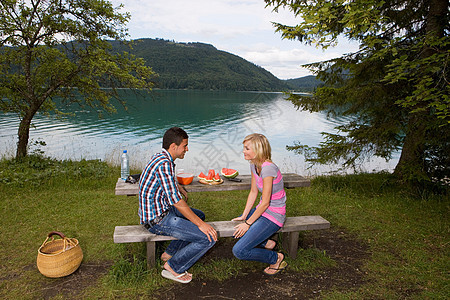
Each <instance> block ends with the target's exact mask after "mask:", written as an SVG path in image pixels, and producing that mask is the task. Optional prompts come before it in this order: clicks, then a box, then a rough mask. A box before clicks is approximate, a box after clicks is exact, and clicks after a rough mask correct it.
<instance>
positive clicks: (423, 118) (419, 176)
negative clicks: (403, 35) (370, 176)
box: [394, 0, 448, 182]
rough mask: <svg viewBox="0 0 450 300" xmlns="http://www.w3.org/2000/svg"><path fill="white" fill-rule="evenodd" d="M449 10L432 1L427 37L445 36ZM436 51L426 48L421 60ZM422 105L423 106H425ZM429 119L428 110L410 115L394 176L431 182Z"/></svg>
mask: <svg viewBox="0 0 450 300" xmlns="http://www.w3.org/2000/svg"><path fill="white" fill-rule="evenodd" d="M447 10H448V0H431V1H430V4H429V11H428V15H427V22H426V24H427V25H426V28H425V32H426V33H425V34H426V36H427V37H429V38H433V37H435V38H440V37H443V36H444V28H445V26H446V24H447V18H446V14H447ZM435 51H436V50H435V49H433V48H431V47H427V46H425V48H424V49H423V51H422V53H421V58H426V57H429V56H431V55H433V54H434V53H435ZM419 105H420V104H419ZM421 105H422V106H423V105H424V104H421ZM428 118H429V111H428V109H425V110H424V111H420V112H416V113H413V114H412V115H410V118H409V121H408V129H407V132H406V136H405V140H404V143H403V148H402V154H401V155H400V160H399V162H398V164H397V166H396V167H395V170H394V175H396V176H397V177H398V178H399V179H400V180H402V181H409V182H418V181H421V180H430V178H429V176H428V175H427V174H426V171H425V165H424V159H425V143H426V138H427V124H428Z"/></svg>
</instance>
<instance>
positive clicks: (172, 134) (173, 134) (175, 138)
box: [162, 127, 188, 150]
mask: <svg viewBox="0 0 450 300" xmlns="http://www.w3.org/2000/svg"><path fill="white" fill-rule="evenodd" d="M187 138H188V135H187V133H186V131H184V130H183V129H181V128H180V127H172V128H169V129H167V131H166V133H164V136H163V143H162V146H163V148H164V149H166V150H169V147H170V145H171V144H172V143H175V145H177V146H179V145H180V144H181V142H182V141H183V140H184V139H187Z"/></svg>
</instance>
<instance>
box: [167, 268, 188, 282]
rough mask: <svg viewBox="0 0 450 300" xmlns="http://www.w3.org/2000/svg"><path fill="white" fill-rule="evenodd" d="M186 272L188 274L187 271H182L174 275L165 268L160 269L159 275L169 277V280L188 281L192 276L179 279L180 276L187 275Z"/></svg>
mask: <svg viewBox="0 0 450 300" xmlns="http://www.w3.org/2000/svg"><path fill="white" fill-rule="evenodd" d="M187 274H188V272H184V273H181V274H180V275H178V276H175V275H173V274H172V273H171V272H170V271H167V270H162V272H161V276H162V277H164V278H167V279H170V280H173V281H177V282H181V283H189V282H191V280H192V278H191V279H189V280H181V279H180V278H181V277H183V275H187Z"/></svg>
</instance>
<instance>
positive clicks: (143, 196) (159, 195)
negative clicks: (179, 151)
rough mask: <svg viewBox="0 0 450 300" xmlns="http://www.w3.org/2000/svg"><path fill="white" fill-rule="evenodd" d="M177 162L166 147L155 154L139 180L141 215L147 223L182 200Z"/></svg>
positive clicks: (141, 219)
mask: <svg viewBox="0 0 450 300" xmlns="http://www.w3.org/2000/svg"><path fill="white" fill-rule="evenodd" d="M181 199H182V198H181V194H180V191H179V189H178V185H177V182H176V177H175V163H174V161H173V159H172V156H171V155H170V154H169V152H167V150H166V149H162V152H160V153H157V154H155V155H154V156H153V157H152V159H151V160H150V162H149V163H148V164H147V166H146V167H145V169H144V171H143V172H142V174H141V177H140V180H139V217H140V222H141V224H146V223H148V221H151V220H153V219H154V218H156V217H157V216H159V215H161V214H162V213H163V212H165V211H166V210H167V209H169V207H170V206H172V205H174V204H175V203H177V202H178V201H180V200H181Z"/></svg>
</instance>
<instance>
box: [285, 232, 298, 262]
mask: <svg viewBox="0 0 450 300" xmlns="http://www.w3.org/2000/svg"><path fill="white" fill-rule="evenodd" d="M282 235H283V248H284V249H285V250H286V251H287V254H288V255H289V257H290V258H292V259H295V258H296V257H297V250H298V231H296V232H283V233H282Z"/></svg>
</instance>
